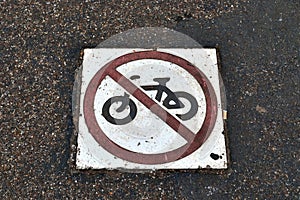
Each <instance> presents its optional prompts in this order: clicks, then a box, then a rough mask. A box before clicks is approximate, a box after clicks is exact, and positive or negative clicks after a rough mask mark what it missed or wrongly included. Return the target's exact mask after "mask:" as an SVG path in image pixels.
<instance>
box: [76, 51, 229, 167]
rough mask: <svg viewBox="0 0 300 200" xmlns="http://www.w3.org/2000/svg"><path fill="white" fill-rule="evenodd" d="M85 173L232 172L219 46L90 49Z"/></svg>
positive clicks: (82, 129) (82, 148)
mask: <svg viewBox="0 0 300 200" xmlns="http://www.w3.org/2000/svg"><path fill="white" fill-rule="evenodd" d="M81 82H82V84H81V95H80V105H79V110H80V115H79V119H78V121H79V122H78V127H79V128H78V129H79V133H78V148H77V150H78V151H77V157H76V166H77V168H78V169H87V168H88V169H103V168H104V169H127V170H135V169H140V170H145V169H150V170H155V169H198V168H213V169H224V168H227V155H226V144H225V136H224V133H223V131H224V124H223V117H222V112H223V110H222V107H221V95H220V80H219V75H218V65H217V56H216V50H215V49H178V48H176V49H155V50H153V49H104V48H103V49H85V51H84V59H83V69H82V81H81Z"/></svg>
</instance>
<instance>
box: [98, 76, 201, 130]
mask: <svg viewBox="0 0 300 200" xmlns="http://www.w3.org/2000/svg"><path fill="white" fill-rule="evenodd" d="M133 77H134V79H136V77H137V76H132V78H131V79H133ZM169 80H170V78H169V77H165V78H154V79H153V81H155V82H158V85H145V86H141V88H143V89H144V90H145V91H151V90H156V91H157V93H156V96H155V99H156V100H157V101H158V102H161V100H162V95H163V93H165V94H167V97H166V98H165V99H164V100H163V106H164V107H166V108H167V109H179V108H184V107H185V105H184V104H183V103H182V102H181V101H180V100H179V98H182V99H186V100H187V101H189V103H190V105H191V107H190V109H189V111H188V112H186V113H185V114H176V116H177V117H178V118H180V119H181V120H184V121H185V120H189V119H191V118H192V117H194V116H195V115H196V113H197V112H198V102H197V100H196V99H195V97H193V96H192V95H191V94H189V93H187V92H172V91H171V90H170V89H169V88H168V87H167V86H166V83H167V82H168V81H169ZM117 102H121V105H120V107H118V108H117V109H116V112H118V113H120V112H123V111H124V110H125V109H126V108H128V106H129V110H130V111H129V114H128V116H126V117H124V118H121V119H117V118H115V117H113V116H112V115H111V114H110V107H111V105H112V104H114V103H117ZM136 114H137V107H136V105H135V103H134V102H133V101H132V100H131V99H130V98H129V95H128V94H126V93H124V95H123V96H115V97H111V98H109V99H108V100H107V101H106V102H105V103H104V105H103V108H102V115H103V117H104V118H105V119H106V120H107V121H109V122H110V123H112V124H117V125H123V124H127V123H129V122H131V121H132V120H133V119H134V118H135V116H136Z"/></svg>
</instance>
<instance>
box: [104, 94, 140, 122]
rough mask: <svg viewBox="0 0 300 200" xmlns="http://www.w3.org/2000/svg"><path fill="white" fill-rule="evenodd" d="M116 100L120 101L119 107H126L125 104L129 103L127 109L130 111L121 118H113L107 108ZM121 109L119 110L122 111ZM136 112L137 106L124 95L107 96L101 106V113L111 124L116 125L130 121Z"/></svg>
mask: <svg viewBox="0 0 300 200" xmlns="http://www.w3.org/2000/svg"><path fill="white" fill-rule="evenodd" d="M116 102H121V103H122V104H121V106H120V107H124V108H125V107H127V105H129V109H130V112H129V114H128V115H127V116H126V117H124V118H121V119H117V118H114V117H113V116H112V115H111V114H110V112H109V110H110V107H111V105H112V104H113V103H116ZM124 104H127V105H124ZM118 110H119V109H116V112H118ZM122 111H123V110H120V112H122ZM136 113H137V107H136V105H135V103H134V102H133V101H132V100H131V99H129V98H128V97H126V96H115V97H111V98H109V99H108V100H107V101H106V102H105V103H104V105H103V107H102V115H103V117H104V118H105V119H106V120H107V121H108V122H110V123H112V124H116V125H124V124H127V123H129V122H131V121H132V120H133V119H134V118H135V116H136Z"/></svg>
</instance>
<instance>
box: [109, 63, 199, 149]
mask: <svg viewBox="0 0 300 200" xmlns="http://www.w3.org/2000/svg"><path fill="white" fill-rule="evenodd" d="M108 74H109V76H110V77H111V78H112V79H113V80H114V81H116V82H117V83H118V84H120V85H121V86H122V87H123V88H124V89H125V90H127V92H129V93H130V94H131V95H133V96H134V97H135V98H136V99H137V100H139V101H140V102H141V103H142V104H144V105H145V106H146V107H147V108H149V109H150V110H151V111H152V112H153V113H154V114H156V115H157V116H158V117H159V118H161V119H162V120H163V121H165V122H166V123H167V124H168V125H169V126H170V127H171V128H172V129H173V130H174V131H176V132H177V133H179V134H180V135H181V136H182V137H183V138H184V139H185V140H186V141H187V142H188V143H191V142H193V140H194V138H195V134H194V133H193V132H192V131H191V130H189V129H188V128H187V127H186V126H185V125H183V124H182V123H180V122H179V121H178V120H177V119H176V118H175V117H173V116H172V115H171V114H170V113H168V112H167V111H166V110H164V109H163V108H162V107H161V106H160V105H158V104H157V103H156V102H155V101H153V100H152V99H151V98H150V97H148V95H146V94H145V93H144V92H143V91H142V90H140V89H139V88H138V87H137V86H135V85H134V84H133V83H132V82H131V81H130V80H128V79H127V78H126V77H125V76H123V75H122V74H121V73H119V72H118V71H117V70H116V69H115V70H110V71H109V72H108Z"/></svg>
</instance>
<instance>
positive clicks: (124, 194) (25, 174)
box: [0, 0, 300, 199]
mask: <svg viewBox="0 0 300 200" xmlns="http://www.w3.org/2000/svg"><path fill="white" fill-rule="evenodd" d="M219 2H220V3H217V1H205V2H204V1H203V2H202V1H148V2H143V1H100V2H94V1H86V2H81V1H78V2H76V1H71V2H68V3H62V2H58V1H49V2H42V1H37V2H35V1H31V3H26V2H25V1H5V0H2V1H1V2H0V10H1V14H0V15H1V21H0V28H1V32H0V41H1V45H0V55H1V60H0V64H1V68H0V69H1V70H0V123H1V124H0V134H1V137H0V180H1V184H0V196H1V197H2V199H255V198H257V199H299V198H300V196H299V193H300V191H299V190H300V186H299V182H300V180H299V177H300V173H299V166H300V163H299V161H300V157H299V155H300V154H299V149H300V145H299V142H300V139H299V133H300V118H299V117H300V105H299V104H300V102H299V101H300V100H299V99H300V98H299V96H300V91H299V90H300V89H299V88H300V86H299V83H300V68H299V67H300V64H299V57H300V52H299V51H300V49H299V47H300V35H299V33H300V28H299V27H300V14H299V10H300V5H299V1H296V0H294V1H293V0H290V1H284V0H277V1H265V2H258V1H257V2H256V1H251V2H248V1H240V2H238V1H229V0H225V1H219ZM144 26H152V27H154V26H159V27H169V28H173V29H175V30H177V31H180V32H182V33H185V34H187V35H189V36H191V37H192V38H193V39H195V40H196V41H198V42H199V43H200V44H201V45H204V46H210V47H217V48H218V50H219V53H220V56H221V65H222V70H221V74H222V76H223V79H224V83H225V86H226V88H227V98H228V111H229V116H228V117H229V119H228V123H227V127H228V137H229V148H230V153H231V156H230V159H231V165H230V169H228V170H225V171H218V172H211V171H204V172H202V171H157V172H153V173H146V174H132V173H125V172H117V171H108V172H107V171H95V172H91V171H80V172H78V171H74V170H73V168H72V167H73V165H74V163H73V162H72V159H71V158H70V155H71V151H72V148H73V147H74V146H73V144H72V143H71V138H72V135H73V129H74V126H73V122H72V87H73V83H74V75H75V70H76V69H77V68H78V67H79V66H80V64H81V62H82V49H84V48H86V47H89V48H91V47H96V46H97V45H98V44H99V43H100V42H101V41H103V40H104V39H107V38H109V37H110V36H112V35H114V34H116V33H120V32H122V31H126V30H128V29H130V28H136V27H144Z"/></svg>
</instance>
